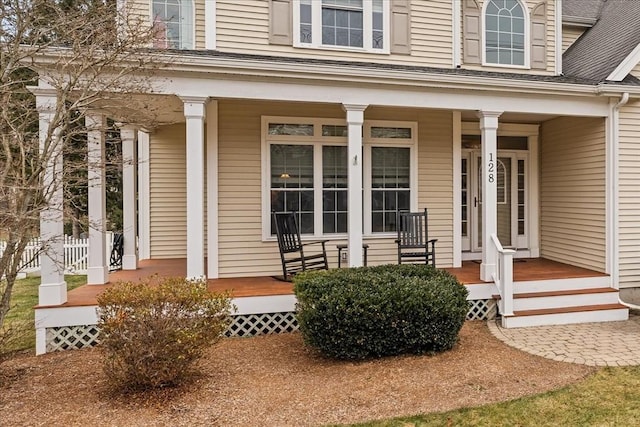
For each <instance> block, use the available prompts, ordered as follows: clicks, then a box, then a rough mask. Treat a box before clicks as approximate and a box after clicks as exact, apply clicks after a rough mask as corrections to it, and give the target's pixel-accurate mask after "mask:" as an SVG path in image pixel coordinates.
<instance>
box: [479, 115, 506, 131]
mask: <svg viewBox="0 0 640 427" xmlns="http://www.w3.org/2000/svg"><path fill="white" fill-rule="evenodd" d="M502 113H503V112H502V111H485V110H479V111H476V116H477V117H478V118H479V119H480V129H498V117H500V116H501V115H502Z"/></svg>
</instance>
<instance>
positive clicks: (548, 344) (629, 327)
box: [488, 313, 640, 366]
mask: <svg viewBox="0 0 640 427" xmlns="http://www.w3.org/2000/svg"><path fill="white" fill-rule="evenodd" d="M488 325H489V330H490V331H491V333H492V334H493V335H494V336H495V337H496V338H498V339H499V340H501V341H503V342H504V343H505V344H507V345H510V346H512V347H515V348H517V349H519V350H522V351H526V352H527V353H531V354H536V355H538V356H542V357H545V358H547V359H553V360H557V361H560V362H568V363H579V364H584V365H590V366H631V365H640V315H638V314H634V313H629V320H627V321H624V322H603V323H581V324H575V325H556V326H534V327H529V328H514V329H504V328H502V327H501V326H499V325H498V324H497V323H496V322H495V321H492V320H491V321H489V322H488Z"/></svg>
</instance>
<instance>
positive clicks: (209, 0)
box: [193, 0, 218, 50]
mask: <svg viewBox="0 0 640 427" xmlns="http://www.w3.org/2000/svg"><path fill="white" fill-rule="evenodd" d="M194 15H195V11H194ZM216 19H217V17H216V0H204V48H205V49H209V50H213V49H215V48H216V31H217V27H218V25H217V22H216ZM193 27H194V29H195V24H194V26H193ZM194 40H195V35H194Z"/></svg>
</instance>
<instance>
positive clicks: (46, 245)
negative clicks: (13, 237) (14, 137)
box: [32, 89, 67, 347]
mask: <svg viewBox="0 0 640 427" xmlns="http://www.w3.org/2000/svg"><path fill="white" fill-rule="evenodd" d="M32 92H33V93H35V95H36V106H37V108H38V112H39V138H40V155H41V156H42V159H43V163H44V164H45V168H46V169H45V171H44V175H43V180H42V185H43V196H44V197H45V199H47V200H48V207H47V208H46V209H43V210H42V211H41V212H40V239H41V240H42V247H43V248H42V253H41V255H40V272H41V277H40V287H39V289H38V304H39V305H61V304H64V303H65V302H67V284H66V283H65V281H64V223H63V219H64V217H63V192H62V176H63V173H62V142H61V140H60V138H59V129H57V128H56V129H53V130H52V131H51V136H49V131H50V129H49V127H50V126H51V125H52V121H53V120H54V117H55V110H56V103H57V97H56V93H55V90H44V89H32ZM36 326H37V325H36ZM41 335H42V334H41ZM42 345H44V344H43V343H42V342H39V347H42Z"/></svg>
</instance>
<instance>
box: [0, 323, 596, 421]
mask: <svg viewBox="0 0 640 427" xmlns="http://www.w3.org/2000/svg"><path fill="white" fill-rule="evenodd" d="M201 366H202V368H203V371H204V374H203V375H201V376H199V377H197V378H195V379H194V380H193V381H192V382H191V383H190V384H188V385H185V386H181V387H178V388H173V389H164V390H159V391H155V392H152V393H138V394H130V395H126V396H122V395H117V394H114V393H113V392H111V391H110V390H109V389H108V388H107V386H106V381H105V377H104V373H103V372H102V364H101V354H100V351H99V350H98V349H88V350H79V351H69V352H62V353H54V354H47V355H44V356H38V357H36V356H32V355H26V354H23V355H18V356H16V357H14V358H13V359H11V360H9V361H7V362H5V363H4V364H3V365H2V369H1V371H0V378H1V379H2V384H0V414H2V415H1V418H0V424H1V425H7V426H9V425H11V426H14V425H20V426H26V425H43V424H44V425H83V426H87V425H89V426H92V425H101V426H125V425H126V426H148V425H177V426H182V425H183V426H198V425H202V426H213V425H220V426H248V425H251V426H301V425H323V424H329V423H354V422H359V421H367V420H374V419H381V418H390V417H398V416H408V415H415V414H418V413H427V412H433V411H446V410H449V409H454V408H460V407H467V406H477V405H481V404H485V403H492V402H499V401H504V400H510V399H514V398H517V397H521V396H526V395H531V394H536V393H541V392H544V391H547V390H551V389H556V388H559V387H562V386H564V385H567V384H571V383H574V382H576V381H578V380H580V379H582V378H584V377H585V376H587V375H588V374H590V373H592V372H593V371H594V368H590V367H587V366H583V365H574V364H567V363H561V362H554V361H552V360H548V359H543V358H541V357H538V356H533V355H530V354H527V353H523V352H521V351H519V350H516V349H514V348H511V347H508V346H506V345H505V344H503V343H502V342H500V341H498V340H497V339H495V338H494V337H493V336H492V335H491V334H490V333H489V331H488V329H487V326H486V324H484V323H483V322H466V324H465V325H464V327H463V328H462V331H461V333H460V342H459V343H458V344H457V345H456V347H455V348H454V349H453V350H451V351H448V352H445V353H442V354H439V355H436V356H402V357H393V358H386V359H381V360H373V361H366V362H341V361H333V360H328V359H325V358H323V357H321V356H319V355H318V354H317V353H315V352H314V351H312V350H309V349H307V348H305V347H304V345H303V343H302V338H301V336H300V334H298V333H292V334H283V335H270V336H262V337H254V338H233V339H225V340H223V341H222V342H221V343H220V344H218V345H217V346H215V347H214V348H212V349H211V350H210V351H209V352H208V354H207V357H206V358H205V359H204V360H203V361H202V363H201Z"/></svg>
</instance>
